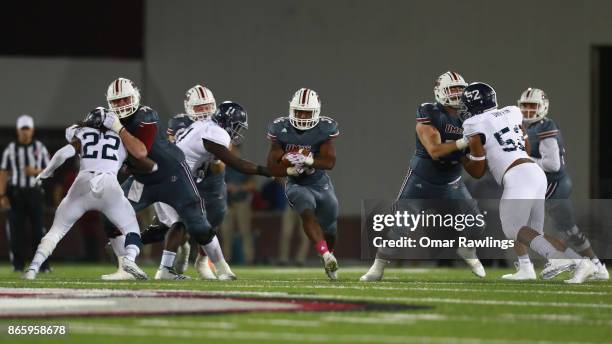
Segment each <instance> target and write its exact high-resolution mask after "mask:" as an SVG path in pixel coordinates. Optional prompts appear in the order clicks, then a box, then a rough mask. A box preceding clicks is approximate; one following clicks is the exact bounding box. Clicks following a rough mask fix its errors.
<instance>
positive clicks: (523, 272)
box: [502, 262, 537, 281]
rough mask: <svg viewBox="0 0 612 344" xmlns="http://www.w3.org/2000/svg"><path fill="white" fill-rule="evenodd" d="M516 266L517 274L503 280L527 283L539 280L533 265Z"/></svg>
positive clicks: (519, 264)
mask: <svg viewBox="0 0 612 344" xmlns="http://www.w3.org/2000/svg"><path fill="white" fill-rule="evenodd" d="M514 266H515V267H516V272H515V273H513V274H506V275H503V276H502V278H503V279H505V280H512V281H527V280H535V279H537V276H536V272H535V269H534V268H533V264H532V263H529V264H521V263H519V262H515V263H514Z"/></svg>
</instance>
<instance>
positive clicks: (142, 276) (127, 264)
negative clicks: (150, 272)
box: [121, 257, 149, 280]
mask: <svg viewBox="0 0 612 344" xmlns="http://www.w3.org/2000/svg"><path fill="white" fill-rule="evenodd" d="M122 260H123V264H122V265H121V268H122V270H123V271H125V272H127V273H128V274H130V275H132V276H134V279H137V280H147V279H149V276H147V273H146V272H144V271H142V269H141V268H140V267H138V265H136V262H134V261H132V260H129V259H128V258H127V257H123V259H122Z"/></svg>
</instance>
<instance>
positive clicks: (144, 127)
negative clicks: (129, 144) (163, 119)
mask: <svg viewBox="0 0 612 344" xmlns="http://www.w3.org/2000/svg"><path fill="white" fill-rule="evenodd" d="M156 134H157V122H142V123H140V124H139V125H138V127H137V128H136V131H135V132H134V136H136V137H137V138H138V139H139V140H140V141H142V143H143V144H144V145H145V147H146V148H147V153H148V152H150V151H151V147H152V146H153V141H155V135H156Z"/></svg>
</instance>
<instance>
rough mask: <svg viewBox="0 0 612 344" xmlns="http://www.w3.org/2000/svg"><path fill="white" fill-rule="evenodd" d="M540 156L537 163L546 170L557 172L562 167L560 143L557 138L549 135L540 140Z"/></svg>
mask: <svg viewBox="0 0 612 344" xmlns="http://www.w3.org/2000/svg"><path fill="white" fill-rule="evenodd" d="M540 156H541V157H542V158H540V159H535V161H536V163H537V164H538V165H539V166H540V167H541V168H542V169H543V170H544V172H557V171H559V169H560V168H561V158H560V157H559V145H558V144H557V139H555V138H554V137H549V138H547V139H544V140H542V141H540Z"/></svg>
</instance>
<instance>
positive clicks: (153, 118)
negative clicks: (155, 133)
mask: <svg viewBox="0 0 612 344" xmlns="http://www.w3.org/2000/svg"><path fill="white" fill-rule="evenodd" d="M133 116H136V117H135V120H136V121H138V122H141V123H142V122H159V115H158V114H157V112H156V111H155V110H153V109H151V108H150V107H148V106H141V107H140V108H138V110H137V111H136V113H135V114H134V115H133Z"/></svg>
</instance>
